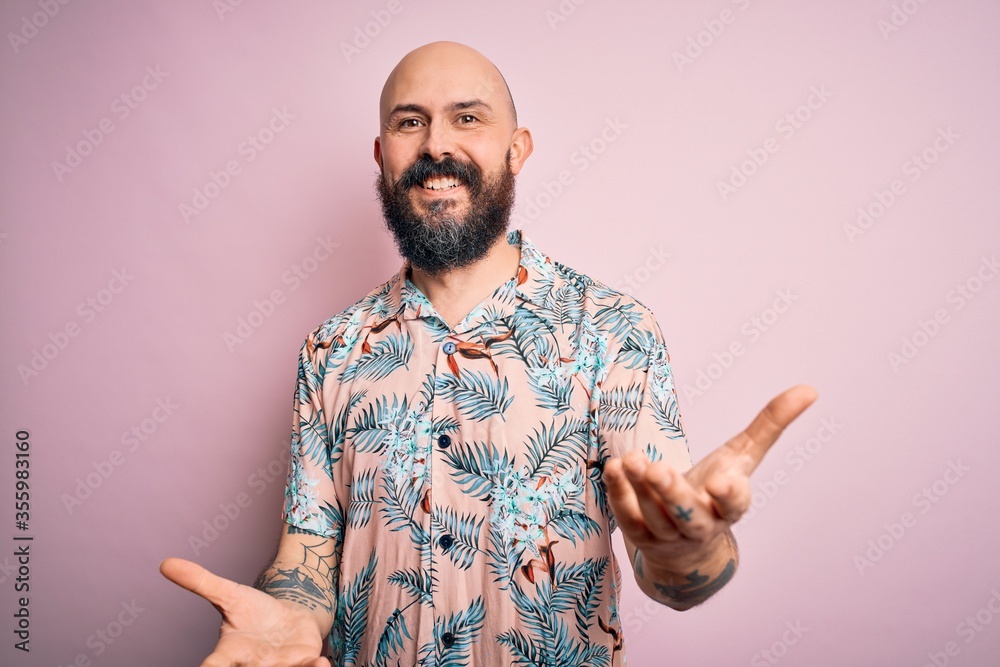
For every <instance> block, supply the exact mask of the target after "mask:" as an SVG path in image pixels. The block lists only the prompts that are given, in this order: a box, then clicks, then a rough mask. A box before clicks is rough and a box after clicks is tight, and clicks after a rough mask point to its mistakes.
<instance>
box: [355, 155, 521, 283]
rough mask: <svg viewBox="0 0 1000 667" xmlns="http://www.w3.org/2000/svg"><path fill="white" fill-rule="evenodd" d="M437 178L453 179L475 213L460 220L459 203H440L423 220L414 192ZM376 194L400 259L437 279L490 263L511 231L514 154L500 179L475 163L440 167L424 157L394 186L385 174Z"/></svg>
mask: <svg viewBox="0 0 1000 667" xmlns="http://www.w3.org/2000/svg"><path fill="white" fill-rule="evenodd" d="M433 177H453V178H456V179H458V182H459V184H461V185H464V186H465V187H466V190H467V191H468V193H469V210H468V212H467V213H466V214H465V215H464V216H459V215H458V214H457V213H456V212H455V211H454V209H455V208H457V206H458V201H457V200H455V199H434V200H431V201H430V203H428V204H426V206H427V209H428V212H427V214H426V215H421V214H420V213H418V212H417V211H416V209H415V208H414V206H413V202H412V201H411V200H410V190H411V189H412V188H414V187H417V188H419V187H421V185H422V184H423V182H424V181H426V180H427V179H428V178H433ZM375 189H376V190H377V192H378V196H379V200H380V201H381V203H382V214H383V215H384V216H385V224H386V227H388V228H389V230H390V231H391V232H392V235H393V237H394V238H395V241H396V247H397V248H398V249H399V254H400V255H402V256H403V257H405V258H406V259H408V260H409V261H410V264H411V265H413V266H416V267H418V268H420V269H422V270H423V271H426V272H427V273H429V274H431V275H436V274H439V273H441V272H443V271H447V270H450V269H455V268H458V267H462V266H467V265H469V264H471V263H473V262H475V261H476V260H478V259H481V258H482V257H485V256H486V254H487V253H488V252H489V250H490V248H491V247H492V246H493V245H494V243H496V241H497V239H499V238H500V237H501V236H503V235H504V233H505V232H506V231H507V225H508V223H509V221H510V212H511V209H512V208H513V207H514V174H513V172H511V170H510V151H508V152H507V155H506V157H505V159H504V164H503V167H501V169H500V170H499V173H498V174H496V175H495V176H493V177H490V178H484V177H483V173H482V170H481V169H480V168H479V167H478V166H476V165H475V164H473V163H472V162H459V161H458V160H455V159H454V158H451V157H447V158H445V159H443V160H441V161H440V162H435V161H433V160H431V159H430V158H429V157H427V156H426V155H422V156H421V157H420V159H419V160H417V161H416V162H415V163H414V164H413V165H412V166H411V167H410V168H409V169H407V170H406V171H405V172H403V174H402V175H401V176H400V177H399V180H397V181H396V183H395V184H394V185H389V184H388V183H387V182H386V180H385V176H384V175H383V174H382V173H381V172H380V173H379V174H378V175H377V177H376V180H375Z"/></svg>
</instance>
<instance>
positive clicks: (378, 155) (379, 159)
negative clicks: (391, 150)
mask: <svg viewBox="0 0 1000 667" xmlns="http://www.w3.org/2000/svg"><path fill="white" fill-rule="evenodd" d="M375 164H377V165H378V168H379V169H381V168H382V143H381V142H380V141H379V139H378V137H375Z"/></svg>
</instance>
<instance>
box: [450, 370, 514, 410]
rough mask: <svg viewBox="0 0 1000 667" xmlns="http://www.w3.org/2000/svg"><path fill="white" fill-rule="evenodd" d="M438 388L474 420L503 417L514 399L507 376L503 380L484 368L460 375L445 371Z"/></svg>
mask: <svg viewBox="0 0 1000 667" xmlns="http://www.w3.org/2000/svg"><path fill="white" fill-rule="evenodd" d="M434 388H435V390H436V391H437V393H438V395H439V396H440V397H441V398H443V399H444V400H446V401H452V402H454V403H455V406H456V407H457V408H458V411H459V412H461V413H462V414H463V415H465V416H466V417H468V418H469V419H472V420H474V421H483V420H485V419H487V418H489V417H492V416H494V415H496V416H499V417H500V419H503V418H504V416H503V413H504V411H506V410H507V408H509V407H510V404H511V403H513V402H514V397H513V396H510V395H509V394H508V392H509V389H510V388H509V384H508V382H507V378H504V379H503V381H502V382H501V381H500V380H494V379H493V378H491V377H490V376H488V375H486V374H485V373H483V372H481V371H463V372H462V375H461V376H460V377H455V376H454V375H452V374H450V373H442V374H441V375H438V376H437V382H436V383H435V385H434Z"/></svg>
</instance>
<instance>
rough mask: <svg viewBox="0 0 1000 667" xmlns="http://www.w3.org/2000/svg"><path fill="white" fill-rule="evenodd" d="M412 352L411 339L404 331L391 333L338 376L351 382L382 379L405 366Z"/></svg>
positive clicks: (341, 379) (344, 380) (343, 380)
mask: <svg viewBox="0 0 1000 667" xmlns="http://www.w3.org/2000/svg"><path fill="white" fill-rule="evenodd" d="M412 354H413V341H412V340H411V339H410V336H409V334H407V333H406V332H405V331H404V332H403V334H402V335H399V334H396V333H392V334H389V335H388V336H386V337H385V339H384V340H380V341H379V342H377V343H376V344H375V345H374V347H372V350H371V352H369V353H368V354H363V355H361V357H359V358H358V359H356V360H355V361H352V362H351V363H350V364H348V365H347V367H346V368H345V369H344V372H343V374H341V376H340V381H341V382H351V381H353V380H355V379H357V378H365V379H367V380H372V381H378V380H383V379H385V378H386V377H388V375H389V374H390V373H392V372H393V371H394V370H396V369H398V368H405V367H406V366H407V365H408V364H409V363H410V356H411V355H412Z"/></svg>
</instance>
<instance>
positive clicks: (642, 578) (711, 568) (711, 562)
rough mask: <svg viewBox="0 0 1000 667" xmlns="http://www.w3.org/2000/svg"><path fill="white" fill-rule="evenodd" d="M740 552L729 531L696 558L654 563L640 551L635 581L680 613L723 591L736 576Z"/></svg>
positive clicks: (635, 556) (638, 551)
mask: <svg viewBox="0 0 1000 667" xmlns="http://www.w3.org/2000/svg"><path fill="white" fill-rule="evenodd" d="M738 561H739V553H738V550H737V548H736V540H735V539H734V538H733V536H732V534H731V533H729V532H726V533H723V534H721V535H720V536H719V538H718V539H717V541H716V543H715V544H713V545H708V546H707V549H706V551H705V553H704V554H703V555H701V556H700V557H696V558H694V559H685V560H683V561H680V560H678V561H675V562H671V563H655V562H653V561H650V560H649V559H647V558H646V557H645V556H644V555H643V553H642V551H640V550H639V549H638V548H636V550H635V554H634V555H633V563H634V567H635V578H636V581H637V582H638V584H639V587H640V588H641V589H642V591H643V592H644V593H645V594H646V595H648V596H649V597H650V598H652V599H654V600H656V601H657V602H659V603H661V604H664V605H667V606H668V607H671V608H673V609H677V610H679V611H685V610H687V609H690V608H691V607H695V606H697V605H699V604H701V603H702V602H704V601H705V600H707V599H708V598H710V597H712V596H713V595H714V594H715V593H717V592H718V591H719V590H721V589H722V587H723V586H725V585H726V584H727V583H729V580H730V579H732V578H733V575H734V574H735V573H736V565H737V563H738Z"/></svg>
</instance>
